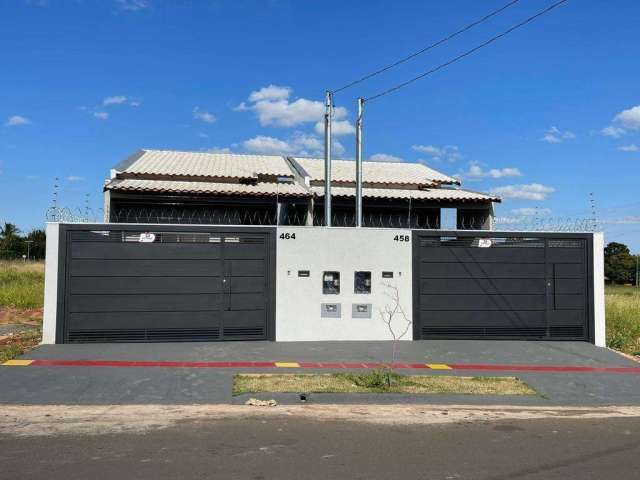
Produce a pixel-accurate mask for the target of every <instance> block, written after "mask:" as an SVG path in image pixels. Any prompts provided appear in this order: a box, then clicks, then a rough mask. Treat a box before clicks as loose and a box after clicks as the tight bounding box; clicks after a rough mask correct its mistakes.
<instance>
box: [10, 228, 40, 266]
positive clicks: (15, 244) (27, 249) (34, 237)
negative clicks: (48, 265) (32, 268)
mask: <svg viewBox="0 0 640 480" xmlns="http://www.w3.org/2000/svg"><path fill="white" fill-rule="evenodd" d="M45 243H46V234H45V231H44V230H42V229H39V228H36V229H33V230H31V231H30V232H29V233H28V234H26V235H22V232H20V230H19V229H18V227H16V226H15V225H14V224H13V223H5V224H4V225H0V259H5V260H15V259H21V258H23V257H22V256H23V255H24V256H25V257H27V258H28V259H29V260H42V259H43V258H44V253H45Z"/></svg>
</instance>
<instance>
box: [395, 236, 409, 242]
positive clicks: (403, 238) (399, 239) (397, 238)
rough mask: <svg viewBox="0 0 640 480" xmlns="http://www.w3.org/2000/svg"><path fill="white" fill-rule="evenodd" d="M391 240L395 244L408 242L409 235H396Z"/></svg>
mask: <svg viewBox="0 0 640 480" xmlns="http://www.w3.org/2000/svg"><path fill="white" fill-rule="evenodd" d="M393 239H394V240H395V241H396V242H408V241H409V235H396V236H395V237H393Z"/></svg>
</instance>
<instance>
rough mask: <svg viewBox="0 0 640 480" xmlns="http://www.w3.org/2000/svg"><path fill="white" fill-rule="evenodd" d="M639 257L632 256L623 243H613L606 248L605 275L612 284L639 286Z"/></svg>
mask: <svg viewBox="0 0 640 480" xmlns="http://www.w3.org/2000/svg"><path fill="white" fill-rule="evenodd" d="M638 260H640V259H639V258H638V255H635V256H634V255H631V252H630V251H629V247H627V246H626V245H625V244H623V243H616V242H611V243H609V244H608V245H607V246H606V247H605V248H604V275H605V276H606V277H607V278H608V279H609V280H611V282H612V283H618V284H625V283H633V284H636V285H637V281H638V279H636V273H637V272H636V269H637V266H638Z"/></svg>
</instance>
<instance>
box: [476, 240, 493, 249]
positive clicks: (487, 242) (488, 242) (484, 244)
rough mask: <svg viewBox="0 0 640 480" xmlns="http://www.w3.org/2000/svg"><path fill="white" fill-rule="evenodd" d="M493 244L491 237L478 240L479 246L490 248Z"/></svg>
mask: <svg viewBox="0 0 640 480" xmlns="http://www.w3.org/2000/svg"><path fill="white" fill-rule="evenodd" d="M491 245H492V242H491V239H490V238H481V239H479V240H478V246H479V247H480V248H489V247H490V246H491Z"/></svg>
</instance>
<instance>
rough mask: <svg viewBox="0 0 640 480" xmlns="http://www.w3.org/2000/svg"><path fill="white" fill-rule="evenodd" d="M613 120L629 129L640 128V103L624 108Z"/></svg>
mask: <svg viewBox="0 0 640 480" xmlns="http://www.w3.org/2000/svg"><path fill="white" fill-rule="evenodd" d="M613 121H614V122H618V123H619V124H620V125H622V126H623V127H625V128H628V129H629V130H640V105H636V106H635V107H631V108H629V109H627V110H623V111H622V112H620V113H618V114H617V115H616V116H615V117H614V119H613Z"/></svg>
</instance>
